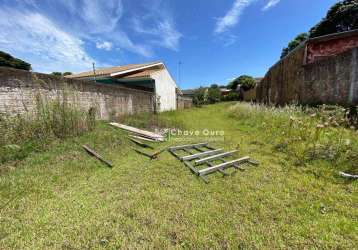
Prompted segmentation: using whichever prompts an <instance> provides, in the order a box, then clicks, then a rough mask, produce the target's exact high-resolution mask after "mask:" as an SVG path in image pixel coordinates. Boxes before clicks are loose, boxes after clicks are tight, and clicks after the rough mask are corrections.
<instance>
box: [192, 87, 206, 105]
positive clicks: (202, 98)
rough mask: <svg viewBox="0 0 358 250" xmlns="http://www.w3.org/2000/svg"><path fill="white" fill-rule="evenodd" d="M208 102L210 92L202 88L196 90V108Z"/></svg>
mask: <svg viewBox="0 0 358 250" xmlns="http://www.w3.org/2000/svg"><path fill="white" fill-rule="evenodd" d="M207 101H208V90H207V89H206V88H203V87H200V88H198V89H196V90H195V92H194V97H193V104H194V105H195V106H198V107H200V106H202V105H204V104H206V103H207Z"/></svg>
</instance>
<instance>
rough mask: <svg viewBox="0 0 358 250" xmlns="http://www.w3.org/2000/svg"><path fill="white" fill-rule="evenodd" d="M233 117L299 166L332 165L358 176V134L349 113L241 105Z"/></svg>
mask: <svg viewBox="0 0 358 250" xmlns="http://www.w3.org/2000/svg"><path fill="white" fill-rule="evenodd" d="M230 116H231V117H233V118H235V119H237V120H240V121H241V122H244V123H245V122H246V124H247V125H248V126H251V127H253V128H254V129H256V130H259V131H261V133H260V134H261V136H260V138H261V139H262V140H264V141H265V142H266V143H269V144H271V145H272V149H273V151H276V152H281V153H284V154H286V155H287V156H288V157H287V158H288V159H290V160H292V161H293V163H294V164H295V165H297V166H305V165H307V164H310V163H312V162H313V161H317V160H323V161H329V163H331V164H332V165H333V166H334V167H339V166H342V165H344V166H349V168H350V170H351V172H354V173H356V172H358V133H357V131H356V130H355V129H354V128H353V127H350V119H349V118H348V117H347V116H346V113H345V110H344V109H342V108H340V107H335V106H322V107H319V108H302V107H298V106H286V107H282V108H276V107H268V106H263V105H249V104H242V103H240V104H237V105H235V106H233V107H231V108H230Z"/></svg>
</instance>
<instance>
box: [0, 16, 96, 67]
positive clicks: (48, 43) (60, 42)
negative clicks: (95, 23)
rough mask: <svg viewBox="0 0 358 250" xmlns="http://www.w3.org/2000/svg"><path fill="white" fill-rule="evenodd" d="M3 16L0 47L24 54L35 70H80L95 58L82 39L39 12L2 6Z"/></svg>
mask: <svg viewBox="0 0 358 250" xmlns="http://www.w3.org/2000/svg"><path fill="white" fill-rule="evenodd" d="M0 16H1V19H0V30H1V32H0V49H1V50H5V51H8V52H10V53H12V54H14V55H16V56H17V55H21V58H22V59H24V60H27V61H28V62H29V63H31V64H32V66H33V68H34V70H36V71H41V72H51V71H73V72H77V71H82V70H85V69H88V68H89V67H90V65H91V63H92V62H94V59H93V58H91V57H90V56H89V55H88V54H87V53H86V51H85V50H84V48H83V41H82V40H80V39H78V38H76V37H73V36H72V35H70V34H68V33H66V32H64V31H63V30H61V29H60V28H59V27H57V26H56V25H55V24H54V23H53V22H52V21H50V20H49V19H48V18H46V17H45V16H43V15H41V14H39V13H35V12H19V11H14V10H10V9H1V10H0Z"/></svg>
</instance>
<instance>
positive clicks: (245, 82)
mask: <svg viewBox="0 0 358 250" xmlns="http://www.w3.org/2000/svg"><path fill="white" fill-rule="evenodd" d="M238 85H240V86H241V87H242V88H243V89H244V90H249V89H252V88H254V87H255V85H256V82H255V79H254V78H253V77H252V76H248V75H242V76H239V77H238V78H236V79H234V80H233V81H231V82H230V83H229V84H228V85H227V88H228V89H233V90H236V89H237V86H238Z"/></svg>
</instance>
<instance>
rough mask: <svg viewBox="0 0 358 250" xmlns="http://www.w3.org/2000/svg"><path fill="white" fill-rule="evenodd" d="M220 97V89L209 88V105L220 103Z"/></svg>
mask: <svg viewBox="0 0 358 250" xmlns="http://www.w3.org/2000/svg"><path fill="white" fill-rule="evenodd" d="M220 97H221V93H220V89H219V87H214V88H212V87H211V88H209V90H208V103H209V104H214V103H217V102H220Z"/></svg>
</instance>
